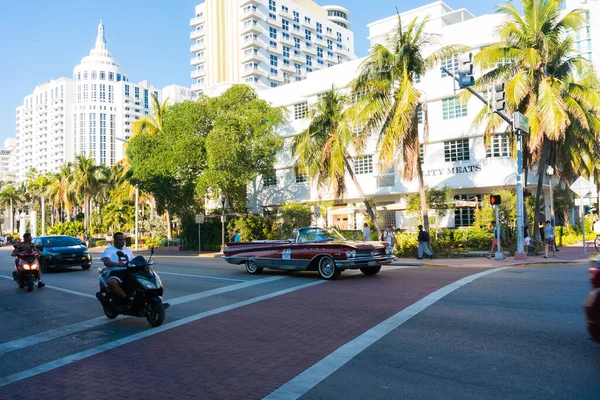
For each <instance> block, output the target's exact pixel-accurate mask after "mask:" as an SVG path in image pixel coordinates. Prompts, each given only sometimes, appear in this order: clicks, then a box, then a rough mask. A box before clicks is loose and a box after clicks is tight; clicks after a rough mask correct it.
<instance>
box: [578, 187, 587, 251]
mask: <svg viewBox="0 0 600 400" xmlns="http://www.w3.org/2000/svg"><path fill="white" fill-rule="evenodd" d="M579 201H580V203H579V214H581V232H583V254H584V255H587V246H586V245H585V210H584V209H583V197H580V198H579Z"/></svg>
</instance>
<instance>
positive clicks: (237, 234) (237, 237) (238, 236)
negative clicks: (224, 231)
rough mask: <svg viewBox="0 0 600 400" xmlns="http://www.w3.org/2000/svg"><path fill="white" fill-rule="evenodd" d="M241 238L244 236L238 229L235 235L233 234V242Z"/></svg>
mask: <svg viewBox="0 0 600 400" xmlns="http://www.w3.org/2000/svg"><path fill="white" fill-rule="evenodd" d="M240 240H242V236H241V235H240V231H239V230H236V231H235V235H233V242H234V243H238V242H239V241H240Z"/></svg>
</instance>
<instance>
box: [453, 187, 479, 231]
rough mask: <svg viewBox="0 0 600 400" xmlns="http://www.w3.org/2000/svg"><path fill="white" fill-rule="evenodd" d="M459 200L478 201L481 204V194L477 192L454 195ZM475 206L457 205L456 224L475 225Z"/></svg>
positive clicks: (455, 210) (459, 225)
mask: <svg viewBox="0 0 600 400" xmlns="http://www.w3.org/2000/svg"><path fill="white" fill-rule="evenodd" d="M454 200H457V201H478V202H479V204H481V195H479V194H477V195H475V194H458V195H455V196H454ZM475 210H476V209H475V208H474V207H457V208H455V209H454V226H455V227H457V228H459V227H461V226H473V224H474V223H475Z"/></svg>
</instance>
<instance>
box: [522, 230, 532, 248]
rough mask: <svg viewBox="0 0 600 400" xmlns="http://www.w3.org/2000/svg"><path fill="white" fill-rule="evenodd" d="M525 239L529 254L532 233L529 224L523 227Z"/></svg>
mask: <svg viewBox="0 0 600 400" xmlns="http://www.w3.org/2000/svg"><path fill="white" fill-rule="evenodd" d="M523 241H524V244H525V254H529V246H531V234H530V233H529V226H527V225H525V226H524V227H523Z"/></svg>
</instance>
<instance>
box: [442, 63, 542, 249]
mask: <svg viewBox="0 0 600 400" xmlns="http://www.w3.org/2000/svg"><path fill="white" fill-rule="evenodd" d="M440 69H441V70H442V71H444V72H445V73H446V74H448V75H450V76H451V77H452V78H454V80H456V81H457V82H458V86H459V87H460V88H461V89H466V90H468V91H469V92H470V93H471V94H473V96H475V97H476V98H478V99H479V100H480V101H481V102H482V103H483V104H485V105H486V106H488V107H489V108H490V109H491V111H492V112H494V113H496V114H498V115H499V116H500V118H502V119H503V120H504V121H505V122H506V123H507V124H508V125H509V126H510V127H511V128H512V129H513V131H514V133H515V134H516V137H517V182H516V190H517V251H516V252H515V259H516V260H523V259H525V258H527V254H525V241H524V238H523V138H522V136H523V133H529V120H528V119H527V118H526V117H525V116H524V115H523V114H521V113H518V112H516V113H514V114H513V119H515V118H516V119H517V121H514V120H513V119H511V118H510V117H509V116H507V115H506V114H505V113H504V112H503V110H504V109H505V108H506V102H505V100H504V96H505V95H504V83H500V84H496V85H495V86H494V92H495V93H494V99H493V100H494V101H492V102H489V101H488V100H486V99H485V98H484V97H483V96H482V95H481V94H480V93H478V92H477V91H476V90H475V89H473V88H471V87H470V86H473V85H474V84H475V78H474V77H473V54H472V53H467V54H463V55H462V56H461V57H460V59H459V66H458V71H457V72H458V74H454V73H453V72H450V71H449V70H448V68H446V67H443V66H442V67H440ZM457 75H458V76H457ZM500 93H501V94H500ZM490 103H493V104H490ZM525 128H526V129H525ZM542 173H543V172H542Z"/></svg>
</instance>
